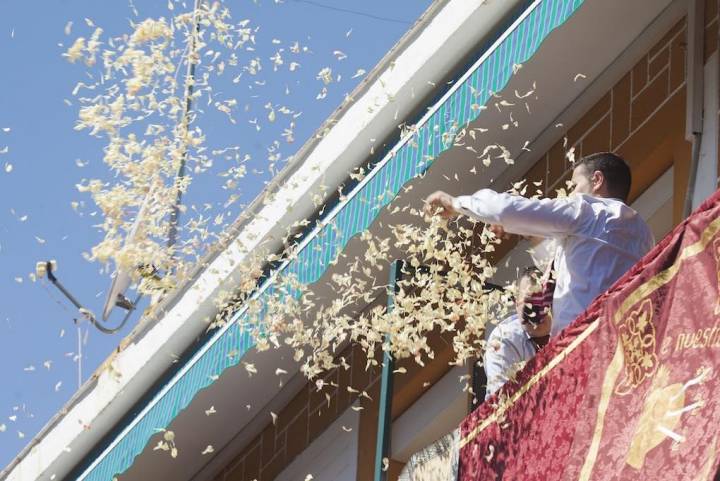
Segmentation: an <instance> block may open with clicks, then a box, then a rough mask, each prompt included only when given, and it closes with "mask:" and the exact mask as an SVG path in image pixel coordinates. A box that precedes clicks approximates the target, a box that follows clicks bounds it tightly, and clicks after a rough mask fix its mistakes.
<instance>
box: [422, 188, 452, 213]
mask: <svg viewBox="0 0 720 481" xmlns="http://www.w3.org/2000/svg"><path fill="white" fill-rule="evenodd" d="M425 213H426V214H427V215H429V216H432V215H440V216H442V217H444V218H446V219H450V218H452V217H455V216H457V215H458V214H459V212H458V211H456V210H455V208H454V207H453V196H451V195H450V194H448V193H447V192H443V191H441V190H438V191H436V192H433V193H432V194H430V195H429V196H427V198H426V199H425Z"/></svg>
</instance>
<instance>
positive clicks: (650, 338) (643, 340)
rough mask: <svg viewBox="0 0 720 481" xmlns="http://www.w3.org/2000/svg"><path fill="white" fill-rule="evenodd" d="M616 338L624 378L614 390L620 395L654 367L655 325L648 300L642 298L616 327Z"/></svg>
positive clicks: (651, 372) (648, 373) (626, 391)
mask: <svg viewBox="0 0 720 481" xmlns="http://www.w3.org/2000/svg"><path fill="white" fill-rule="evenodd" d="M618 338H619V339H620V345H621V346H622V350H623V355H624V356H623V357H624V359H625V377H624V378H623V379H622V380H621V381H620V384H619V385H618V386H617V388H616V389H615V393H616V394H619V395H621V396H624V395H626V394H630V392H632V391H633V390H634V389H635V388H636V387H638V386H639V385H640V384H642V382H643V381H644V380H645V379H647V378H649V377H650V376H652V375H653V373H654V372H655V369H656V368H657V354H655V344H656V342H655V325H654V324H653V306H652V301H651V300H650V299H645V300H644V301H642V303H641V304H640V307H638V309H637V310H635V311H632V312H631V313H630V314H629V315H628V317H627V318H626V319H625V321H624V322H623V323H622V324H620V325H619V326H618Z"/></svg>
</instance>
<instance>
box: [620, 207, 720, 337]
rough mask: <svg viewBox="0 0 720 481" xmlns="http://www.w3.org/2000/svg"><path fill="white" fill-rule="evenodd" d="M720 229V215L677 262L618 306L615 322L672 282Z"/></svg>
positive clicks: (681, 254) (682, 253)
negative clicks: (683, 266) (686, 263)
mask: <svg viewBox="0 0 720 481" xmlns="http://www.w3.org/2000/svg"><path fill="white" fill-rule="evenodd" d="M718 231H720V217H718V218H717V219H715V220H714V221H712V222H711V223H710V224H709V225H708V226H707V227H706V228H705V230H704V231H703V233H702V235H701V236H700V239H699V240H698V241H697V242H695V243H694V244H691V245H689V246H687V247H686V248H685V249H683V250H682V252H681V253H680V255H678V257H677V258H676V259H675V262H674V263H673V265H672V266H670V267H668V268H667V269H665V270H664V271H662V272H660V273H658V274H656V275H655V276H653V277H652V278H651V279H650V280H649V281H647V282H646V283H645V284H642V285H641V286H639V287H638V288H637V289H635V291H634V292H633V293H632V294H630V295H629V296H628V297H627V298H626V299H625V300H624V301H623V303H622V304H620V307H618V310H617V311H616V312H615V315H614V316H613V322H614V323H615V324H617V323H618V322H619V321H620V319H622V318H623V317H624V316H625V313H626V312H627V311H628V310H629V309H630V308H631V307H633V306H634V305H635V304H637V303H638V302H640V300H642V299H645V298H646V297H648V296H650V294H652V293H653V292H655V291H656V290H657V289H659V288H661V287H662V286H664V285H665V284H667V283H668V282H670V281H671V280H672V279H673V277H675V275H676V274H677V273H678V270H680V266H681V265H682V263H683V262H684V261H685V259H688V258H690V257H693V256H696V255H698V254H700V253H701V252H703V251H704V250H705V249H706V248H707V245H708V244H709V243H710V241H711V240H713V238H714V237H715V236H716V235H717V233H718Z"/></svg>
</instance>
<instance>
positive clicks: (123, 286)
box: [37, 0, 204, 334]
mask: <svg viewBox="0 0 720 481" xmlns="http://www.w3.org/2000/svg"><path fill="white" fill-rule="evenodd" d="M203 3H204V0H195V5H194V7H193V13H194V19H193V30H194V32H195V35H194V36H193V37H191V39H192V43H191V45H192V47H191V52H194V50H195V45H196V42H197V40H196V38H197V37H199V35H200V16H199V15H198V12H199V9H200V6H201V5H203ZM196 65H197V60H196V59H195V57H194V56H193V55H190V56H189V57H188V62H187V74H186V82H185V95H184V97H185V108H184V115H183V120H182V121H183V124H184V125H185V127H186V128H187V126H188V125H189V123H190V110H191V108H192V102H193V91H194V90H193V88H194V85H195V67H196ZM186 160H187V148H186V149H185V152H184V153H183V155H182V158H181V162H180V166H179V168H178V172H177V174H176V180H179V179H182V178H183V177H184V176H185V162H186ZM160 185H162V180H161V179H160V178H159V177H158V176H157V175H156V176H155V177H154V178H153V179H152V180H151V181H150V190H149V191H148V193H147V195H146V196H145V200H143V203H142V205H141V206H140V210H139V211H138V214H137V217H136V218H135V222H134V223H133V225H132V227H131V228H130V232H129V233H128V236H127V237H126V238H125V244H124V246H125V247H128V246H130V245H132V244H133V243H134V242H137V241H138V240H139V239H140V238H141V237H142V236H143V235H144V233H145V229H144V227H145V226H146V225H147V219H146V218H147V216H148V214H149V210H150V205H151V200H152V198H153V196H154V194H155V192H156V190H157V189H158V186H160ZM181 201H182V191H181V190H180V189H178V190H177V194H176V198H175V202H174V204H173V209H172V212H171V215H170V230H169V232H168V246H169V247H171V246H173V245H174V244H175V241H176V236H177V224H178V218H179V215H180V204H181ZM53 262H54V261H53ZM53 262H51V261H47V262H41V263H38V265H37V271H38V274H37V276H38V277H43V276H45V275H47V277H48V279H49V280H50V281H51V282H52V283H53V284H54V285H55V286H56V287H57V288H58V289H59V290H60V291H61V292H62V293H63V295H64V296H65V297H66V298H67V299H68V300H69V301H70V302H71V303H72V304H73V305H74V306H75V307H77V308H78V310H79V311H80V313H81V314H82V315H83V316H84V317H86V318H87V319H88V320H89V321H90V322H92V324H93V325H94V326H95V327H97V328H98V329H99V330H100V331H101V332H104V333H106V334H112V333H115V332H117V331H119V330H120V329H122V327H123V326H124V325H125V323H126V322H127V320H128V318H129V317H130V314H131V313H132V311H134V310H135V307H136V306H137V303H138V301H139V300H140V297H141V295H140V294H138V296H137V297H136V299H135V301H130V300H129V299H128V298H127V297H125V292H126V291H127V290H128V289H129V288H130V285H131V284H132V277H133V276H132V275H131V273H130V272H127V270H124V269H122V268H120V267H117V268H116V270H115V273H114V274H115V275H114V276H113V279H112V282H111V284H110V290H109V291H108V295H107V298H106V299H105V305H104V306H103V312H102V319H103V321H106V320H107V319H108V318H109V317H110V314H111V313H112V310H113V309H114V308H115V307H116V306H117V307H120V308H122V309H125V310H126V311H128V312H127V314H126V315H125V318H124V319H123V321H122V323H120V325H119V326H117V327H115V328H108V327H106V326H104V325H102V323H100V322H98V321H97V319H95V316H94V315H93V313H92V311H90V310H88V309H86V308H84V307H83V306H82V305H81V304H80V303H79V302H78V301H77V299H75V298H74V297H73V296H72V294H70V292H69V291H68V290H67V289H65V287H63V285H62V284H61V283H60V282H59V281H58V279H57V277H56V276H55V275H54V274H53V269H55V268H56V265H55V264H54V263H53ZM135 268H136V269H148V268H149V270H150V271H152V272H151V273H150V275H153V272H154V267H153V266H135Z"/></svg>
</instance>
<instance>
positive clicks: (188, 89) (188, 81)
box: [167, 0, 203, 247]
mask: <svg viewBox="0 0 720 481" xmlns="http://www.w3.org/2000/svg"><path fill="white" fill-rule="evenodd" d="M202 2H203V0H195V6H194V7H193V12H194V18H193V21H194V24H193V34H192V36H191V37H190V48H189V52H188V66H187V73H186V75H185V111H184V112H183V119H182V124H181V126H180V132H181V133H183V135H187V131H188V129H189V126H190V110H191V109H192V98H193V92H194V91H195V67H196V65H197V59H196V55H195V53H196V52H195V48H196V46H197V41H198V40H197V39H198V37H199V35H200V16H199V15H198V11H199V9H200V5H201V4H202ZM187 155H188V147H187V144H186V145H185V148H184V151H183V155H182V157H181V159H180V166H179V168H178V172H177V175H176V176H175V189H176V194H175V204H174V205H173V209H172V212H171V213H170V229H169V231H168V243H167V245H168V247H172V246H174V245H175V242H176V241H177V231H178V222H179V219H180V202H181V201H182V189H181V188H180V187H179V183H180V181H182V179H183V178H184V177H185V164H186V163H187Z"/></svg>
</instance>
